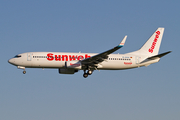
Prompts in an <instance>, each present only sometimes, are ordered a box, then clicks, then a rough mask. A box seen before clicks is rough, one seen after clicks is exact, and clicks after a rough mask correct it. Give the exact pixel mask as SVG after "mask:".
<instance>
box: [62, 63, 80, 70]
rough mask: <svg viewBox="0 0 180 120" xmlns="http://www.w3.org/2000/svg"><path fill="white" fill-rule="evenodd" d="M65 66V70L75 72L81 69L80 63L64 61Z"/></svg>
mask: <svg viewBox="0 0 180 120" xmlns="http://www.w3.org/2000/svg"><path fill="white" fill-rule="evenodd" d="M65 66H66V68H74V69H77V70H80V69H81V68H82V66H81V62H80V61H66V63H65Z"/></svg>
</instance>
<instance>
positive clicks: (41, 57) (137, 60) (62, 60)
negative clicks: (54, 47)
mask: <svg viewBox="0 0 180 120" xmlns="http://www.w3.org/2000/svg"><path fill="white" fill-rule="evenodd" d="M163 33H164V28H158V29H157V30H156V31H155V32H154V33H153V35H152V36H151V37H150V38H149V39H148V41H147V42H146V43H145V44H144V45H143V46H142V47H141V48H140V49H139V50H137V51H134V52H130V53H126V54H111V53H113V52H115V51H116V50H118V49H120V48H121V47H123V46H124V44H125V41H126V38H127V36H125V37H124V39H123V40H122V42H121V43H120V44H119V45H118V46H116V47H114V48H112V49H110V50H107V51H105V52H102V53H100V54H98V53H65V52H28V53H22V54H18V55H16V56H15V57H14V58H11V59H10V60H9V61H8V62H9V63H10V64H12V65H15V66H17V68H20V69H23V70H24V71H23V73H24V74H25V73H26V71H25V68H43V69H44V68H54V69H59V73H60V74H74V73H76V72H78V71H79V70H84V74H83V77H84V78H86V77H88V75H91V74H92V73H93V71H94V70H123V69H131V68H137V67H141V66H148V65H150V64H152V63H156V62H159V60H160V58H161V57H163V56H164V55H166V54H168V53H170V52H171V51H169V52H165V53H162V54H158V52H159V48H160V44H161V40H162V36H163Z"/></svg>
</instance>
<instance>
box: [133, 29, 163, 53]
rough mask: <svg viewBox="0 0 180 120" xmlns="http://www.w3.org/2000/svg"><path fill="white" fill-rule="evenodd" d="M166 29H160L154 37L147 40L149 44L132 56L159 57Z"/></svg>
mask: <svg viewBox="0 0 180 120" xmlns="http://www.w3.org/2000/svg"><path fill="white" fill-rule="evenodd" d="M163 33H164V28H158V29H157V30H156V31H155V32H154V33H153V35H152V36H151V37H150V38H149V39H148V40H147V42H146V43H145V44H144V45H143V46H142V47H141V49H139V50H138V51H135V52H132V53H131V54H142V55H147V56H154V55H157V54H158V52H159V48H160V45H161V40H162V37H163Z"/></svg>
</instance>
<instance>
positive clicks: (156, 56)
mask: <svg viewBox="0 0 180 120" xmlns="http://www.w3.org/2000/svg"><path fill="white" fill-rule="evenodd" d="M171 52H172V51H169V52H165V53H162V54H159V55H155V56H152V57H149V58H148V59H151V60H155V59H158V58H161V57H163V56H165V55H167V54H169V53H171Z"/></svg>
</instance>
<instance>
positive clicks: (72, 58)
mask: <svg viewBox="0 0 180 120" xmlns="http://www.w3.org/2000/svg"><path fill="white" fill-rule="evenodd" d="M76 58H77V55H76V56H75V55H72V56H71V55H69V61H72V60H76Z"/></svg>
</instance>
